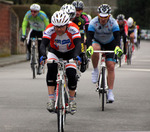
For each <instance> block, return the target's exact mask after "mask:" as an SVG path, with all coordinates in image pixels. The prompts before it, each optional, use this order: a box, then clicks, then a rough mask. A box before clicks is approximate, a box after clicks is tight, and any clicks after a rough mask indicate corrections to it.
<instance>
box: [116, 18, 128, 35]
mask: <svg viewBox="0 0 150 132" xmlns="http://www.w3.org/2000/svg"><path fill="white" fill-rule="evenodd" d="M117 22H118V21H117ZM119 28H120V33H121V34H122V33H123V32H125V34H126V35H128V24H127V21H126V20H124V21H123V24H122V25H120V24H119Z"/></svg>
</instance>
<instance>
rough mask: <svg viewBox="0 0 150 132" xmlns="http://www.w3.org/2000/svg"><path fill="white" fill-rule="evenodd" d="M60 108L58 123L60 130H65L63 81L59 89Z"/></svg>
mask: <svg viewBox="0 0 150 132" xmlns="http://www.w3.org/2000/svg"><path fill="white" fill-rule="evenodd" d="M57 106H58V108H57V123H58V132H64V114H63V112H64V109H63V106H62V81H61V80H60V81H59V91H58V105H57Z"/></svg>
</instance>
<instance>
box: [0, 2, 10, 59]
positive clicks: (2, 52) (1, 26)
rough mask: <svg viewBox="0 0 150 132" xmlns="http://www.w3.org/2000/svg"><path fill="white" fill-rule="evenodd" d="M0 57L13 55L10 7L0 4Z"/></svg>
mask: <svg viewBox="0 0 150 132" xmlns="http://www.w3.org/2000/svg"><path fill="white" fill-rule="evenodd" d="M0 12H1V13H0V18H1V20H0V56H8V55H10V54H11V51H10V48H11V45H10V5H9V4H5V3H0Z"/></svg>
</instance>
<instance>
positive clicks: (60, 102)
mask: <svg viewBox="0 0 150 132" xmlns="http://www.w3.org/2000/svg"><path fill="white" fill-rule="evenodd" d="M68 62H70V63H74V60H73V59H72V60H69V61H65V60H63V59H62V58H59V60H47V63H57V64H58V73H57V85H56V99H55V110H54V112H55V113H57V124H58V132H64V125H65V122H66V114H68V113H70V111H69V105H68V104H69V89H68V87H67V83H68V80H67V76H66V72H65V66H66V63H68Z"/></svg>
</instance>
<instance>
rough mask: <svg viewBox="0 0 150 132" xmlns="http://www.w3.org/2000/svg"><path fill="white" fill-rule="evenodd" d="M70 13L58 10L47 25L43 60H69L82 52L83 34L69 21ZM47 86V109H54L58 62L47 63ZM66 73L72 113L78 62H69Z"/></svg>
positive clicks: (42, 52)
mask: <svg viewBox="0 0 150 132" xmlns="http://www.w3.org/2000/svg"><path fill="white" fill-rule="evenodd" d="M69 20H70V17H69V15H68V14H67V13H66V12H64V11H62V10H60V11H56V12H55V13H54V14H53V16H52V18H51V23H50V24H49V25H48V26H47V28H46V29H45V31H44V34H43V39H42V43H41V46H40V51H41V54H42V57H41V60H45V59H46V58H48V59H54V60H55V59H56V60H58V58H63V59H64V60H69V59H72V58H76V57H78V58H79V59H81V58H80V57H79V56H78V55H79V54H80V52H81V35H80V32H79V28H78V26H77V25H76V24H75V23H73V22H71V21H69ZM47 45H50V46H49V50H48V51H49V52H48V55H47V56H46V46H47ZM47 67H48V72H47V78H46V80H47V86H48V94H49V101H48V103H47V109H48V110H49V111H52V110H53V109H54V89H55V86H56V76H57V64H56V63H51V64H47ZM66 74H67V77H68V88H69V93H70V98H69V101H70V103H69V107H70V112H71V114H74V113H75V112H76V102H75V89H76V87H77V78H76V64H75V63H71V64H70V63H68V64H67V65H66Z"/></svg>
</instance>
